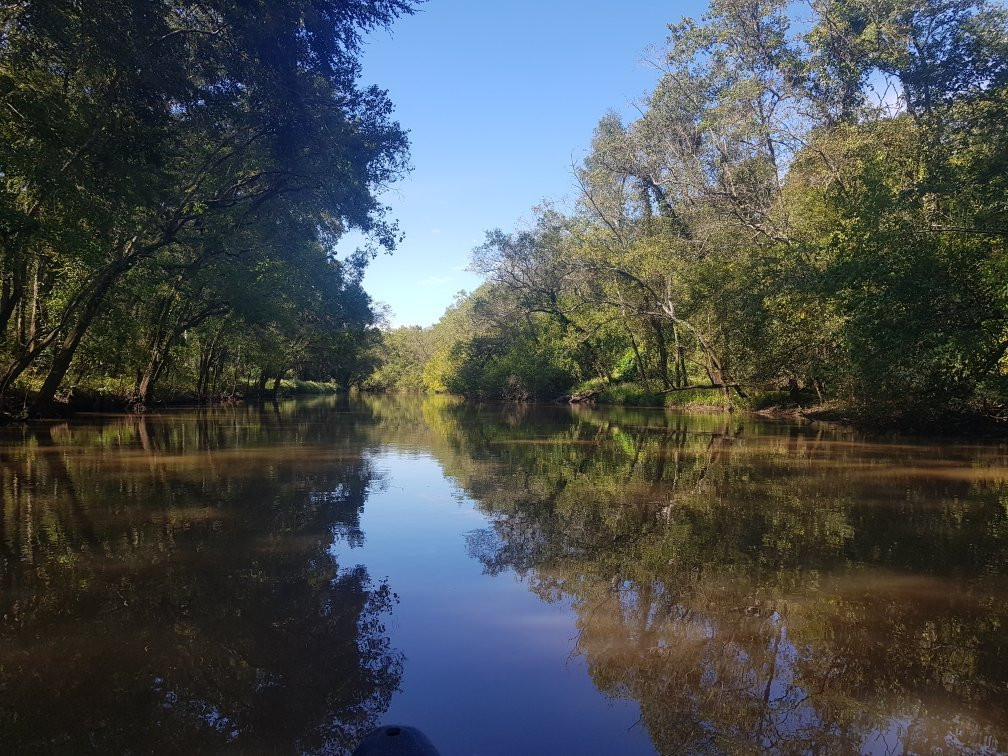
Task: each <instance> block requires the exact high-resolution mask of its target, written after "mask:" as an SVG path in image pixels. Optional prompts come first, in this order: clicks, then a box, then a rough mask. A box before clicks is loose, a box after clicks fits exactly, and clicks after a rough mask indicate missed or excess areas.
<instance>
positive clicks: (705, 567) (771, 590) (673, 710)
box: [378, 406, 1008, 754]
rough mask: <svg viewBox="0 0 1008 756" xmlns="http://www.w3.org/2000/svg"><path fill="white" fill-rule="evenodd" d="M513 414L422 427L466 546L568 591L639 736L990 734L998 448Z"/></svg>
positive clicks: (728, 740)
mask: <svg viewBox="0 0 1008 756" xmlns="http://www.w3.org/2000/svg"><path fill="white" fill-rule="evenodd" d="M523 412H524V410H521V409H519V410H517V411H512V412H510V413H508V412H505V413H504V414H497V413H495V412H493V411H490V410H479V409H473V408H471V407H464V406H454V407H453V406H448V407H445V408H443V409H442V411H441V412H440V414H439V417H438V418H437V422H436V424H435V425H434V427H435V428H436V431H437V434H438V436H439V437H440V443H441V444H442V445H443V446H446V447H447V448H446V449H442V453H441V457H440V458H441V459H442V463H443V464H444V466H445V469H446V471H447V472H448V473H449V474H451V475H453V476H454V477H455V478H456V479H457V480H458V481H459V482H460V483H461V484H462V485H463V486H464V488H465V490H466V492H467V493H468V494H469V495H470V496H472V497H473V498H474V499H476V500H477V501H478V502H479V506H480V507H481V509H482V510H483V511H484V513H485V514H486V515H487V516H488V517H489V519H490V521H491V526H490V527H488V528H485V529H480V530H477V531H474V532H472V533H470V535H469V537H468V548H469V551H470V553H471V554H472V555H473V556H474V557H476V558H478V559H479V560H480V561H482V563H483V564H484V566H485V569H486V571H487V572H488V573H490V574H496V573H499V572H501V571H505V570H515V571H516V572H517V573H519V574H520V575H522V576H523V577H524V579H525V580H526V581H527V583H528V585H529V587H530V588H531V590H533V591H534V592H535V593H536V594H538V595H539V596H540V597H541V598H542V599H543V600H544V601H549V602H558V601H562V600H570V601H572V603H573V606H574V608H575V611H576V612H577V615H578V620H577V624H578V631H579V632H578V637H577V640H576V649H575V651H576V653H579V654H582V655H583V656H584V657H585V658H586V659H587V662H588V665H589V669H590V671H591V675H592V678H593V680H594V682H595V684H596V686H597V687H598V689H599V690H600V691H602V692H604V693H606V694H607V695H610V696H614V697H629V698H632V699H635V700H637V701H638V702H639V703H640V706H641V712H642V721H643V724H644V726H646V727H647V729H648V732H649V734H650V735H651V738H652V741H653V742H654V745H655V747H656V748H657V750H658V751H659V752H661V753H670V754H671V753H682V752H724V751H737V750H739V749H742V750H770V751H774V752H786V753H792V752H831V751H832V752H845V753H846V752H859V751H866V752H879V753H886V752H889V753H899V752H928V751H932V749H938V750H940V751H941V750H943V751H949V750H951V751H962V750H970V751H979V752H983V751H998V750H1004V749H1005V748H1006V746H1008V726H1006V723H1008V711H1006V703H1005V702H1006V701H1008V686H1006V682H1008V661H1006V659H1008V657H1006V655H1005V654H1004V653H1003V651H1004V649H1005V648H1008V602H1006V597H1008V590H1006V589H1008V585H1006V580H1005V576H1006V574H1008V488H1006V481H1008V471H1006V468H1005V454H1004V449H1003V448H997V447H973V448H971V447H963V446H945V447H942V446H929V445H923V444H915V443H904V444H897V443H870V442H865V441H862V440H858V439H857V438H856V437H855V436H854V435H853V434H850V433H842V432H835V431H825V430H822V429H819V430H814V429H803V428H799V427H789V426H780V425H760V424H757V423H753V422H750V421H745V420H738V419H735V418H728V419H726V418H724V417H723V416H707V417H702V416H701V417H682V416H665V415H662V414H654V413H650V414H649V413H633V412H613V411H606V412H602V411H583V412H580V413H578V414H576V415H575V416H573V417H571V416H570V415H569V414H566V413H565V412H564V411H559V412H555V411H547V412H545V413H542V412H537V413H535V414H532V415H523ZM378 414H379V415H381V414H386V415H392V416H398V415H399V414H400V413H399V411H398V410H396V409H394V408H386V409H383V410H382V409H380V410H379V411H378Z"/></svg>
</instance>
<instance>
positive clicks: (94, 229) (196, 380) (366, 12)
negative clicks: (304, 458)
mask: <svg viewBox="0 0 1008 756" xmlns="http://www.w3.org/2000/svg"><path fill="white" fill-rule="evenodd" d="M413 10H414V5H413V2H412V0H355V1H354V2H344V1H342V0H270V2H251V3H246V2H237V3H236V2H230V1H227V0H201V1H200V2H188V1H187V0H101V1H98V0H85V1H84V2H72V3H71V2H64V3H52V2H43V1H35V0H24V1H23V2H16V3H4V4H3V5H2V7H0V250H2V260H0V394H2V398H3V400H4V403H5V404H6V406H7V409H8V411H9V412H18V413H21V412H26V411H27V412H31V411H33V410H34V411H38V412H43V413H45V412H51V411H52V410H53V409H54V408H56V407H57V406H58V405H59V404H60V403H61V402H65V401H67V400H68V399H69V400H71V401H76V402H78V403H79V402H80V401H81V400H82V399H86V397H87V396H88V395H90V396H113V397H120V398H121V399H122V400H124V401H128V402H129V403H131V404H133V405H134V406H137V407H142V406H144V405H146V404H148V403H149V402H150V401H152V399H153V398H154V397H155V396H156V395H157V394H158V392H159V391H160V392H161V393H162V394H172V395H176V396H185V397H189V398H195V399H202V400H206V399H214V398H221V397H223V396H229V395H235V394H238V393H243V392H244V393H248V392H250V391H251V392H259V393H263V392H268V391H269V390H271V389H272V390H274V391H275V390H276V386H277V384H278V383H279V381H280V379H281V377H283V376H288V375H289V376H294V377H298V378H303V379H322V380H327V381H335V382H337V383H339V384H342V385H343V386H349V385H351V384H353V383H355V382H357V381H359V380H360V379H361V378H362V377H364V376H365V375H367V373H368V372H369V371H370V367H368V366H367V365H366V364H365V360H366V359H367V358H368V357H369V354H370V352H369V351H368V347H369V346H370V345H371V344H372V343H373V342H374V341H375V340H376V339H377V338H378V336H377V334H378V332H377V329H376V311H375V307H374V306H373V304H372V302H371V300H370V298H369V297H368V295H367V294H366V292H365V291H364V290H363V288H362V287H361V276H362V272H363V270H364V267H365V266H366V264H367V262H368V260H369V259H371V256H372V255H373V254H375V253H376V252H377V251H378V250H380V249H382V248H385V249H389V250H391V249H392V248H393V247H394V246H395V245H396V243H397V241H398V239H399V231H398V229H397V228H396V225H395V223H394V222H392V221H391V220H390V219H389V217H388V212H387V208H386V207H384V206H383V205H382V203H381V202H380V201H379V200H378V196H379V194H380V192H381V190H382V189H383V188H384V187H386V186H387V185H388V184H389V183H390V182H393V181H394V180H396V179H397V178H399V177H400V176H401V175H402V174H403V173H404V172H405V171H406V170H407V168H408V165H407V139H406V136H405V133H404V131H403V130H402V129H401V128H400V127H399V125H398V124H397V123H395V122H394V121H393V120H392V117H391V113H392V107H391V103H390V102H389V100H388V98H387V96H386V93H385V92H384V91H382V90H379V89H377V88H374V87H364V86H362V85H360V84H359V63H358V54H359V51H360V45H361V41H362V36H363V35H364V34H365V33H366V32H368V31H369V30H371V29H374V28H384V27H387V26H388V25H389V24H390V23H391V22H392V21H393V20H394V19H395V18H396V17H397V16H400V15H402V14H408V13H411V12H413ZM350 229H354V230H357V231H359V232H361V233H362V234H363V236H364V238H365V239H367V240H368V241H367V242H365V243H364V244H363V245H362V248H361V249H359V250H358V251H357V252H355V253H353V254H349V255H342V256H337V255H336V253H335V251H334V250H335V241H336V240H337V239H339V238H340V237H341V236H342V235H343V234H344V233H345V232H346V231H347V230H350Z"/></svg>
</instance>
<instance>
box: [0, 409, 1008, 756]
mask: <svg viewBox="0 0 1008 756" xmlns="http://www.w3.org/2000/svg"><path fill="white" fill-rule="evenodd" d="M0 485H2V490H3V517H2V520H0V578H2V582H0V616H2V624H0V743H2V744H3V745H2V750H3V751H4V752H5V753H40V752H46V753H50V752H64V753H81V752H100V753H120V752H187V753H191V752H194V751H210V752H217V751H229V750H237V751H241V752H301V753H304V752H308V753H315V752H323V753H344V752H347V751H349V750H350V749H352V748H353V747H354V746H355V745H356V744H357V743H358V742H359V741H360V739H361V738H362V737H363V736H364V734H366V732H367V731H368V730H369V729H371V728H372V727H374V726H376V725H377V724H379V723H386V724H387V723H398V724H409V725H414V726H416V727H419V728H420V729H422V730H423V731H424V732H425V733H426V734H427V735H428V737H430V739H431V740H432V741H433V742H434V744H435V745H436V746H437V747H438V748H439V749H440V751H441V753H442V754H443V756H451V755H452V754H536V753H543V754H567V753H569V754H596V753H597V754H649V753H655V752H658V753H663V754H677V753H736V752H771V753H802V752H807V753H830V752H836V753H858V752H861V753H894V754H898V753H926V752H943V753H999V752H1005V751H1008V446H1006V445H1005V444H996V443H962V442H950V441H939V440H927V439H918V438H906V439H892V438H889V439H872V438H867V437H865V436H863V435H861V434H858V433H856V432H854V431H852V430H849V429H842V428H830V427H825V426H820V425H813V424H804V425H799V424H795V423H789V422H770V421H762V420H759V419H756V418H752V417H745V416H727V415H718V414H710V415H702V414H698V415H686V414H676V413H668V412H663V411H661V410H623V409H606V408H598V409H590V408H583V409H569V408H566V407H538V406H513V405H510V406H499V405H487V406H479V407H476V406H471V405H466V404H463V403H461V402H458V401H455V400H452V399H450V398H446V397H428V398H416V397H392V396H363V397H353V398H350V399H346V398H339V397H323V398H317V399H312V400H303V401H290V402H283V403H280V404H267V405H265V406H261V407H256V406H238V407H234V408H217V409H211V410H198V411H197V410H179V411H170V412H163V413H153V414H148V415H137V416H125V415H107V416H97V415H96V416H80V417H78V418H75V419H73V420H72V421H68V422H59V423H36V424H30V425H27V426H19V427H9V428H6V429H3V430H2V431H0ZM936 749H937V750H936Z"/></svg>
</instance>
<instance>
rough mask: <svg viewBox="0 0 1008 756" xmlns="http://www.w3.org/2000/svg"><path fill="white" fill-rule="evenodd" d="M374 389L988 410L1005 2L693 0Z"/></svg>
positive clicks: (1007, 368)
mask: <svg viewBox="0 0 1008 756" xmlns="http://www.w3.org/2000/svg"><path fill="white" fill-rule="evenodd" d="M656 63H657V65H659V66H660V67H661V75H660V80H659V81H658V83H657V86H656V87H655V89H654V91H652V92H650V94H649V95H648V96H647V97H646V98H645V100H644V101H643V102H642V103H641V106H640V109H639V117H636V118H635V119H633V120H630V121H627V120H626V119H623V118H621V117H620V116H618V115H617V114H614V113H610V114H607V115H605V116H604V117H603V118H602V119H601V121H600V122H599V124H598V126H597V128H596V129H595V133H594V138H593V141H592V145H591V149H590V151H589V153H588V154H587V155H586V156H585V157H584V159H583V161H582V162H581V163H580V164H579V165H576V166H574V177H575V179H576V185H577V193H578V199H577V201H576V203H575V204H574V205H573V206H571V207H569V208H561V207H558V206H556V205H554V204H550V203H548V202H547V203H544V204H543V205H541V206H539V207H537V208H536V209H535V210H534V217H533V218H532V219H531V220H530V221H528V223H527V224H526V226H525V227H523V228H520V229H518V230H515V231H512V232H504V231H499V230H495V231H492V232H490V233H488V234H487V238H486V242H485V244H483V245H482V246H480V247H479V248H477V249H476V250H475V252H474V255H473V262H472V265H473V268H474V269H475V270H477V271H479V272H481V273H483V274H485V276H486V282H485V284H484V285H482V286H481V287H480V288H479V289H477V290H476V291H475V292H472V293H470V294H467V295H463V296H460V297H459V299H458V300H457V301H456V303H455V304H454V306H452V307H451V308H449V310H448V311H447V312H446V313H445V315H444V317H443V318H442V319H441V320H440V322H438V323H437V324H436V325H435V326H433V327H431V328H426V329H420V328H402V329H397V330H393V331H390V332H387V333H385V334H384V335H383V342H382V344H381V345H380V351H379V357H380V363H381V364H380V365H379V367H378V369H377V370H376V371H375V372H374V374H372V375H371V377H370V378H369V379H368V385H369V386H371V387H373V388H376V389H393V388H399V389H419V390H428V391H449V392H455V393H461V394H465V395H468V396H476V397H487V398H508V399H518V400H522V399H553V398H556V397H558V396H560V395H563V394H567V393H571V392H574V393H578V394H582V395H586V396H597V397H598V398H600V399H601V400H603V401H617V402H627V403H686V402H694V403H697V402H700V403H705V404H717V405H720V406H725V405H734V406H739V405H741V406H749V407H760V406H764V405H767V404H771V403H790V404H792V405H804V406H806V407H808V406H809V405H812V404H815V405H818V406H819V407H822V408H823V409H824V410H826V411H829V410H830V408H832V411H834V412H835V413H837V414H839V415H841V416H852V417H853V416H856V415H860V416H861V417H872V418H875V419H877V420H879V421H882V422H895V423H900V424H907V423H917V422H928V421H936V420H940V419H948V418H950V417H959V418H964V417H967V418H976V417H979V416H984V417H987V418H995V419H998V420H1004V419H1005V418H1006V417H1008V409H1006V398H1008V361H1006V357H1005V354H1006V349H1008V321H1006V315H1008V256H1006V254H1005V239H1006V236H1008V193H1006V182H1008V136H1006V133H1005V128H1004V125H1005V123H1008V100H1006V95H1008V14H1006V11H1005V9H1004V8H1003V7H1001V6H1000V5H994V4H985V3H984V2H982V1H981V0H884V1H883V2H874V1H873V2H868V1H867V0H809V2H808V3H807V4H787V3H783V2H772V1H771V0H714V1H713V2H712V3H711V5H710V7H709V11H708V13H707V14H706V15H705V16H704V17H703V18H702V19H701V20H699V21H697V20H692V19H685V20H683V21H681V22H679V23H675V24H673V25H671V26H670V27H669V35H668V41H667V46H666V47H665V49H664V50H663V51H661V53H660V60H658V61H656Z"/></svg>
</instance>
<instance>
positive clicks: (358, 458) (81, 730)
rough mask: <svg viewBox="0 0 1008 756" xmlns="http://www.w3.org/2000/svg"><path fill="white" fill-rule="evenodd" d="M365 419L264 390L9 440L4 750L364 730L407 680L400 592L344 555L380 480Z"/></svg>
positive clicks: (223, 741) (349, 738)
mask: <svg viewBox="0 0 1008 756" xmlns="http://www.w3.org/2000/svg"><path fill="white" fill-rule="evenodd" d="M366 422H367V418H366V416H365V415H359V414H358V415H354V414H349V413H346V414H340V415H339V416H335V415H334V414H333V412H332V410H331V409H330V408H329V407H328V406H326V405H315V406H309V407H297V408H293V407H290V406H287V407H284V408H283V409H282V410H281V408H279V407H271V406H269V405H266V406H264V407H261V408H247V409H245V408H243V409H239V410H235V411H230V412H226V411H221V412H200V413H186V414H178V415H166V416H161V417H137V418H132V417H130V418H122V417H120V418H114V419H104V420H93V421H91V422H85V423H75V424H73V425H66V424H64V425H49V426H33V427H31V428H29V429H27V430H25V431H24V432H23V435H20V436H19V437H18V438H13V437H12V436H11V434H10V433H8V434H7V435H6V437H5V439H4V440H5V444H4V445H3V448H2V454H0V486H2V492H3V503H4V510H3V518H2V521H0V550H2V551H0V560H2V561H0V569H2V594H0V610H2V623H0V635H2V638H0V741H2V742H3V743H4V744H5V747H11V746H16V750H18V751H19V752H50V751H53V750H58V751H65V752H79V751H83V750H87V751H100V752H106V753H112V752H125V751H133V750H149V749H151V748H153V749H155V750H159V751H164V750H170V751H180V752H181V751H192V750H194V749H202V750H205V749H211V750H216V749H219V748H222V747H224V746H226V745H231V746H236V747H239V748H250V747H251V748H253V749H255V750H263V749H265V750H272V749H279V750H283V751H289V750H299V751H317V750H327V751H342V750H345V749H346V748H348V747H352V746H353V745H354V744H356V742H358V741H359V740H360V738H361V737H362V736H363V735H364V734H365V733H366V732H367V731H368V730H369V729H370V728H371V727H373V726H374V725H375V724H377V721H378V718H379V717H380V715H381V713H382V712H383V711H384V710H385V708H386V707H387V705H388V701H389V698H390V696H391V695H392V693H393V692H394V691H395V690H396V688H397V686H398V683H399V678H400V674H401V658H400V657H399V655H397V654H396V653H394V652H393V651H392V650H391V649H390V648H389V644H388V641H387V639H386V637H385V634H384V628H383V617H384V616H385V615H387V613H388V612H389V611H390V610H391V609H392V607H393V605H394V603H395V597H394V595H393V594H392V592H391V590H390V589H389V587H388V586H387V585H384V584H382V583H377V584H376V583H375V582H373V581H372V580H371V579H370V577H369V576H368V574H367V572H366V570H365V569H364V568H363V567H360V566H354V564H353V559H352V552H351V548H352V547H353V546H355V545H359V544H360V543H361V541H362V539H363V534H362V533H361V531H360V527H359V517H360V512H361V509H362V506H363V504H364V501H365V499H366V498H367V496H368V493H369V491H370V490H371V489H372V488H373V487H374V486H375V485H377V484H379V483H380V481H378V480H377V479H376V474H375V471H374V470H373V469H372V467H371V465H370V463H369V462H368V460H367V459H366V458H365V457H364V456H363V455H362V450H363V446H362V441H361V438H360V436H361V427H362V426H363V425H364V424H365V423H366ZM264 450H272V452H271V453H269V454H264V453H263V451H264ZM337 555H340V557H341V558H340V557H337ZM341 561H342V562H344V563H343V564H342V565H341Z"/></svg>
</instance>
